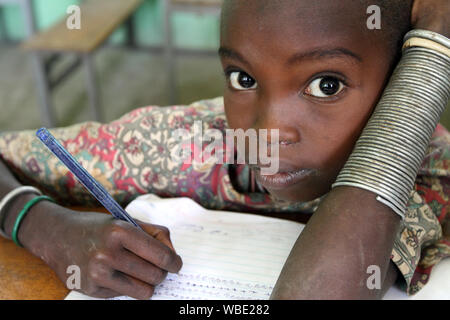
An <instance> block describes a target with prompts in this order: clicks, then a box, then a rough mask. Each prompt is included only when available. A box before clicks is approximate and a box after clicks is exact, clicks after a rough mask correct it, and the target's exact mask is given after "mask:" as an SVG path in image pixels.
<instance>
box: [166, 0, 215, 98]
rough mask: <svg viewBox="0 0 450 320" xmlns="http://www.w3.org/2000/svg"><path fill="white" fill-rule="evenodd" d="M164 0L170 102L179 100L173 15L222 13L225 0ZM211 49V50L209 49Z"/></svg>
mask: <svg viewBox="0 0 450 320" xmlns="http://www.w3.org/2000/svg"><path fill="white" fill-rule="evenodd" d="M163 1H164V12H165V14H164V29H165V56H166V63H167V72H168V87H169V88H168V89H169V103H170V104H175V103H176V102H177V88H176V65H175V57H176V53H177V48H176V47H175V45H174V40H173V38H174V37H173V29H172V15H173V13H175V12H193V13H197V14H213V15H217V16H219V15H220V9H221V6H222V3H223V0H163ZM208 51H210V50H208Z"/></svg>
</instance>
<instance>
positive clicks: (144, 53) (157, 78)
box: [0, 0, 224, 131]
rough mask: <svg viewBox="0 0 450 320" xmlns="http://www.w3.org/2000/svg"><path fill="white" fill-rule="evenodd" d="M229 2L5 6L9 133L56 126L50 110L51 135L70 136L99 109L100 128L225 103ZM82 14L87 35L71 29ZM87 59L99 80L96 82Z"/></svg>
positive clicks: (0, 81)
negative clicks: (222, 51) (160, 108)
mask: <svg viewBox="0 0 450 320" xmlns="http://www.w3.org/2000/svg"><path fill="white" fill-rule="evenodd" d="M220 2H221V1H218V0H199V1H195V0H194V1H193V0H177V1H169V0H167V1H166V0H142V1H137V0H85V1H80V0H0V131H6V130H18V129H34V128H37V127H39V126H42V125H48V124H45V123H44V122H45V121H44V120H45V119H44V118H45V117H44V116H43V115H42V113H45V112H48V111H45V110H44V108H43V107H42V104H43V103H45V101H47V104H50V112H51V113H53V115H52V118H53V119H52V121H51V123H50V125H51V126H66V125H70V124H73V123H79V122H83V121H87V120H91V119H92V118H94V116H93V111H92V104H93V103H92V102H93V101H94V104H97V108H98V109H99V110H100V114H101V116H100V117H99V118H100V119H99V120H101V121H104V122H108V121H112V120H115V119H117V118H119V117H120V116H122V115H123V114H125V113H126V112H128V111H130V110H132V109H135V108H138V107H142V106H147V105H168V104H173V103H177V104H188V103H191V102H193V101H196V100H200V99H205V98H213V97H217V96H220V95H222V91H223V85H224V77H223V72H222V69H221V66H220V61H219V59H218V56H217V49H218V44H219V9H220ZM74 4H75V5H79V7H80V9H81V29H80V30H78V29H73V30H69V29H68V28H67V21H68V19H69V18H71V17H72V16H73V15H72V14H68V13H67V9H68V8H69V6H71V5H74ZM169 4H170V8H168V7H169ZM27 11H31V14H30V12H27ZM74 13H75V12H74ZM27 14H28V15H29V16H28V17H27ZM30 16H31V18H30ZM29 20H34V21H32V22H31V23H30V21H29ZM72 22H73V21H72ZM30 24H31V25H32V24H34V26H31V27H30ZM167 25H169V26H167ZM29 29H34V30H31V31H30V30H29ZM55 29H56V30H55ZM167 29H168V30H167ZM58 30H60V31H61V30H62V31H63V32H58ZM169 32H170V35H168V33H169ZM169 36H170V37H169ZM168 38H170V43H168ZM85 39H87V40H86V41H85ZM78 44H79V45H78ZM169 45H170V46H171V50H170V51H172V53H169V57H168V53H167V51H168V50H167V47H168V46H169ZM77 46H78V47H77ZM175 48H176V50H175ZM86 51H88V52H86ZM35 55H38V56H39V58H38V59H39V60H40V63H37V62H36V58H35V57H34V56H35ZM86 55H89V56H90V60H91V69H93V73H94V76H93V77H92V78H94V79H88V75H87V74H88V67H87V66H86V61H85V56H86ZM77 59H79V60H80V59H81V62H80V61H78V64H77V63H76V61H77ZM37 64H38V65H40V67H39V66H37ZM74 65H75V66H76V67H74ZM49 66H51V68H49ZM66 69H69V70H66ZM69 71H70V72H69ZM67 74H68V75H67ZM171 75H172V76H171ZM61 77H62V78H63V79H62V80H61V81H60V82H59V83H57V85H54V84H52V82H56V81H57V79H59V78H61ZM171 77H172V78H173V79H170V78H171ZM92 80H93V81H92ZM90 82H94V83H90ZM171 82H173V83H171ZM171 87H176V88H171ZM43 88H44V89H43ZM93 89H94V91H96V94H94V97H92V94H91V95H90V91H92V90H93ZM43 92H44V94H43ZM43 95H44V96H47V99H43V98H42V96H43ZM92 100H93V101H92ZM95 101H96V102H97V103H95Z"/></svg>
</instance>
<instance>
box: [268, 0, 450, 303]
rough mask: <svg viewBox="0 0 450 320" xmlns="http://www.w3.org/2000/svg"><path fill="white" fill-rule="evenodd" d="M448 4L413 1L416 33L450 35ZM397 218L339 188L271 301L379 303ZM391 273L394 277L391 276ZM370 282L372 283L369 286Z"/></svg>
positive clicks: (370, 198)
mask: <svg viewBox="0 0 450 320" xmlns="http://www.w3.org/2000/svg"><path fill="white" fill-rule="evenodd" d="M449 14H450V13H449V9H448V5H447V1H446V0H442V1H441V0H432V1H429V0H416V1H415V3H414V7H413V14H412V22H413V25H414V27H415V28H421V29H426V30H431V31H435V32H438V33H441V34H443V35H445V36H447V37H448V36H449V33H450V30H449V26H448V24H446V23H445V21H446V20H445V19H446V17H448V15H449ZM399 222H400V219H399V217H398V216H397V215H396V214H395V213H394V212H393V211H392V210H391V209H389V208H388V207H386V206H384V205H382V204H381V203H379V202H378V201H377V200H376V195H375V194H374V193H371V192H368V191H364V190H362V189H359V188H351V187H338V188H335V189H334V190H332V191H331V192H330V194H329V195H328V197H327V198H326V199H325V200H324V201H323V203H322V204H321V205H320V207H319V209H318V210H317V211H316V213H315V214H314V215H313V217H312V218H311V219H310V221H309V222H308V224H307V226H306V227H305V229H304V231H303V232H302V234H301V235H300V237H299V239H298V240H297V243H296V244H295V246H294V248H293V250H292V252H291V255H290V257H289V258H288V260H287V262H286V264H285V267H284V269H283V271H282V273H281V275H280V278H279V280H278V282H277V285H276V287H275V289H274V292H273V294H272V298H275V299H286V298H290V299H341V298H342V299H367V298H380V297H382V295H383V293H384V292H385V291H386V289H388V287H384V288H383V287H382V288H381V290H371V289H370V288H369V287H370V286H368V285H367V283H368V279H369V277H371V276H372V275H373V274H374V271H373V270H374V269H372V268H370V269H369V267H371V266H375V268H378V270H379V271H380V281H379V282H380V283H381V284H391V283H392V281H391V280H390V279H389V280H386V278H390V276H391V275H392V274H393V273H389V274H388V270H389V258H390V254H391V250H392V247H393V241H394V237H395V234H396V232H397V229H398V227H399ZM394 274H395V273H394ZM369 283H371V281H369Z"/></svg>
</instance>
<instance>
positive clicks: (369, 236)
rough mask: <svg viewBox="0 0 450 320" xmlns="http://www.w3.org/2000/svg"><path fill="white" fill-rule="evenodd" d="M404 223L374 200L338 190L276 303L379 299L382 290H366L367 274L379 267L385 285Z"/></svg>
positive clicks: (300, 246)
mask: <svg viewBox="0 0 450 320" xmlns="http://www.w3.org/2000/svg"><path fill="white" fill-rule="evenodd" d="M399 223H400V218H399V216H397V215H396V214H395V213H394V212H393V211H391V209H389V208H388V207H386V206H384V205H383V204H381V203H380V202H378V201H377V200H376V195H375V194H373V193H371V192H368V191H364V190H361V189H356V188H351V187H340V188H336V189H334V190H333V191H332V192H330V194H329V195H328V197H327V198H326V199H325V200H324V201H323V203H322V204H321V205H320V207H319V209H318V210H317V211H316V212H315V213H314V215H313V216H312V217H311V219H310V220H309V222H308V224H307V225H306V227H305V229H304V230H303V232H302V233H301V235H300V237H299V239H298V240H297V242H296V244H295V246H294V248H293V249H292V252H291V255H290V256H289V258H288V260H287V262H286V264H285V266H284V269H283V271H282V274H281V276H280V278H279V280H278V283H277V286H276V288H275V290H274V292H273V294H272V298H275V299H366V298H379V297H380V295H381V294H382V290H369V288H368V287H367V279H368V278H369V276H370V275H371V274H372V273H373V271H372V272H370V273H368V268H369V266H378V267H379V270H380V272H381V273H380V276H381V283H383V282H384V279H385V277H386V275H387V271H388V268H389V258H390V254H391V252H392V247H393V241H394V238H395V234H396V231H397V229H398V227H399ZM391 284H392V283H391Z"/></svg>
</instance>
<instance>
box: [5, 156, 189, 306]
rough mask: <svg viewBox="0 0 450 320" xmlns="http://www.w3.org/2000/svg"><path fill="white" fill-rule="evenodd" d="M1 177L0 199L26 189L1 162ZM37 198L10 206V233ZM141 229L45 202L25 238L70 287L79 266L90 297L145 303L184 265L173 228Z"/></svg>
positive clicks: (25, 227)
mask: <svg viewBox="0 0 450 320" xmlns="http://www.w3.org/2000/svg"><path fill="white" fill-rule="evenodd" d="M0 177H2V178H1V179H0V198H3V197H4V196H5V195H6V194H7V193H9V192H10V191H11V190H13V189H15V188H17V187H20V184H19V182H18V181H17V180H16V179H15V178H14V177H13V176H12V174H11V173H10V172H9V171H8V169H7V168H6V166H5V165H4V164H3V162H2V161H1V160H0ZM33 197H35V195H32V194H30V195H22V196H20V197H18V198H17V199H16V200H15V201H13V202H12V205H11V206H9V208H5V210H6V212H3V214H4V216H5V217H6V219H5V221H4V223H3V227H4V228H3V230H4V231H5V232H6V234H7V235H11V232H12V229H13V225H14V221H15V220H16V218H17V216H18V213H19V212H20V210H21V209H22V208H23V207H24V205H25V204H26V203H27V202H28V201H29V200H31V199H33ZM141 226H142V228H143V229H144V230H145V231H146V232H147V233H143V232H141V231H139V230H138V229H137V228H134V227H133V226H131V225H128V224H127V223H124V222H122V221H118V220H114V219H112V217H111V216H109V215H105V214H99V213H84V212H83V213H81V212H75V211H71V210H68V209H66V208H63V207H61V206H58V205H56V204H53V203H51V202H40V203H39V204H38V205H36V206H34V207H33V208H32V209H31V211H30V212H29V213H28V215H27V216H26V217H25V219H24V220H23V222H22V224H21V227H20V231H19V240H20V242H21V243H22V244H23V245H24V246H25V248H27V249H28V250H29V251H30V252H31V253H33V254H34V255H36V256H38V257H40V258H41V259H43V260H44V261H45V262H46V263H47V264H48V265H49V266H50V267H52V268H53V269H54V271H55V272H56V273H57V275H58V276H59V278H60V279H61V280H62V281H63V282H64V283H65V282H66V279H67V278H68V276H69V275H70V274H68V273H67V267H69V266H71V265H76V266H78V267H79V268H80V271H81V288H80V290H81V291H83V292H84V293H86V294H89V295H92V296H96V297H112V296H117V295H129V296H131V297H135V298H138V299H139V298H140V299H145V298H149V297H150V296H151V295H152V294H153V290H154V287H155V286H156V285H158V284H159V283H161V282H162V281H163V279H164V278H165V276H166V274H167V272H178V271H179V270H180V268H181V264H182V263H181V259H180V257H179V256H178V255H177V254H176V253H175V251H174V248H173V246H172V243H171V241H170V236H169V233H168V230H167V229H165V228H164V227H160V226H153V225H149V224H141Z"/></svg>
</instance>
